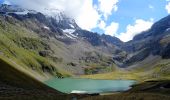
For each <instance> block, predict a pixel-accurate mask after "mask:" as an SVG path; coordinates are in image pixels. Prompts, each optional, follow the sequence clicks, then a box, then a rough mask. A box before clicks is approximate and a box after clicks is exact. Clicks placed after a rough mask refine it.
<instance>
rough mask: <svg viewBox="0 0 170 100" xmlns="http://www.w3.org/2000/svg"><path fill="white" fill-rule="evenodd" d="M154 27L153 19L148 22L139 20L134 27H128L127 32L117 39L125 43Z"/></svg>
mask: <svg viewBox="0 0 170 100" xmlns="http://www.w3.org/2000/svg"><path fill="white" fill-rule="evenodd" d="M152 25H153V19H152V18H151V19H150V20H148V21H146V20H143V19H137V20H136V21H135V23H134V25H131V24H129V25H127V27H126V32H124V33H120V34H118V35H117V36H116V37H118V38H119V39H121V40H122V41H124V42H127V41H129V40H132V39H133V37H134V36H135V35H137V34H139V33H141V32H142V31H145V30H148V29H149V28H151V26H152Z"/></svg>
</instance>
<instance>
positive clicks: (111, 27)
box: [104, 22, 119, 36]
mask: <svg viewBox="0 0 170 100" xmlns="http://www.w3.org/2000/svg"><path fill="white" fill-rule="evenodd" d="M118 28H119V23H116V22H112V23H111V24H110V25H109V26H107V27H105V29H104V31H105V34H107V35H111V36H114V35H115V34H116V33H117V30H118Z"/></svg>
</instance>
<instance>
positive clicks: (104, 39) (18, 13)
mask: <svg viewBox="0 0 170 100" xmlns="http://www.w3.org/2000/svg"><path fill="white" fill-rule="evenodd" d="M46 11H47V12H48V14H43V13H40V12H37V11H34V10H28V9H23V8H21V7H19V6H14V5H6V4H2V5H1V6H0V28H1V30H2V31H1V33H0V34H1V35H2V36H3V37H5V38H4V39H0V43H1V45H2V46H1V47H0V48H1V49H0V52H2V54H3V56H4V57H7V58H9V59H13V61H14V62H16V63H17V62H19V63H17V64H19V65H21V66H22V65H24V66H26V67H28V68H29V69H30V70H32V71H33V72H35V73H37V74H39V75H40V76H42V75H41V74H42V73H43V74H44V75H47V76H48V77H51V75H52V76H54V75H56V76H64V75H63V71H64V72H65V73H66V75H75V74H78V75H79V74H96V73H106V72H111V71H114V70H115V69H117V68H119V67H123V68H128V67H130V68H131V66H135V65H136V64H138V63H141V62H143V61H145V60H147V59H148V58H149V57H152V58H155V57H158V56H159V57H161V59H168V58H170V37H169V36H170V34H169V33H170V16H167V17H165V18H163V19H161V20H160V21H158V22H156V23H155V24H154V25H153V26H152V27H151V29H149V30H146V31H144V32H142V33H140V34H138V35H136V36H135V37H134V38H133V40H131V41H129V42H126V43H124V42H122V41H121V40H120V39H118V38H116V37H112V36H109V35H105V34H103V35H99V34H98V33H94V32H90V31H87V30H84V29H82V28H81V27H79V26H78V25H77V23H76V22H75V20H74V19H72V18H69V17H68V16H66V15H65V14H64V12H62V11H59V10H56V9H46ZM6 33H8V34H6ZM2 36H1V37H0V38H2ZM7 40H8V42H11V43H12V44H14V46H11V47H9V45H8V44H7V43H6V41H7ZM11 48H12V49H11ZM16 48H17V49H16ZM4 49H6V50H8V51H3V50H4ZM20 50H21V51H20ZM20 52H22V54H20ZM25 53H28V54H30V56H29V58H28V57H27V54H25ZM21 56H22V57H21ZM24 57H25V58H24ZM27 60H29V62H27ZM43 61H46V62H45V63H44V62H43ZM40 73H41V74H40ZM47 73H48V74H47ZM33 76H34V75H33Z"/></svg>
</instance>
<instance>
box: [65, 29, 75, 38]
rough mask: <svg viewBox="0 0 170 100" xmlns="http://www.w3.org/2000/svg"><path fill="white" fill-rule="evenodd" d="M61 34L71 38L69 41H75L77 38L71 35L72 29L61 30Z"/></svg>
mask: <svg viewBox="0 0 170 100" xmlns="http://www.w3.org/2000/svg"><path fill="white" fill-rule="evenodd" d="M63 32H64V33H66V34H65V35H66V36H67V37H69V38H71V39H76V38H77V36H76V35H74V34H72V33H74V32H75V30H74V29H65V30H63Z"/></svg>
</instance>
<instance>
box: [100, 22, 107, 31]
mask: <svg viewBox="0 0 170 100" xmlns="http://www.w3.org/2000/svg"><path fill="white" fill-rule="evenodd" d="M98 27H99V28H100V29H102V30H105V27H106V23H105V22H104V21H103V20H101V21H100V22H99V24H98Z"/></svg>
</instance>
